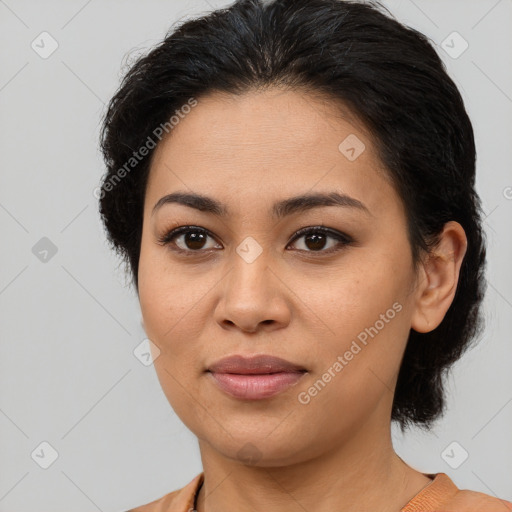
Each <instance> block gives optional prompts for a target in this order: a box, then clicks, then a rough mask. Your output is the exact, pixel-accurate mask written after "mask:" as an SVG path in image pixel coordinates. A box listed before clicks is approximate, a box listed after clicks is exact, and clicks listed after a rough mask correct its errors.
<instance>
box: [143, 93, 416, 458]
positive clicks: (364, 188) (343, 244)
mask: <svg viewBox="0 0 512 512" xmlns="http://www.w3.org/2000/svg"><path fill="white" fill-rule="evenodd" d="M333 112H335V106H334V104H333V103H330V102H327V101H326V102H320V101H319V100H318V99H314V98H312V97H309V96H308V95H307V94H305V93H304V94H301V93H299V92H282V91H278V90H267V91H266V92H252V93H248V94H246V95H244V96H239V97H234V96H225V95H220V94H211V95H209V96H208V97H205V98H201V99H200V100H199V102H198V104H197V106H195V107H194V108H192V109H191V111H190V113H188V114H187V115H186V116H185V117H184V118H183V119H182V120H181V121H180V122H179V124H177V125H176V126H175V127H174V128H173V129H172V131H171V132H170V136H168V137H167V138H165V139H163V140H162V142H161V143H160V144H159V146H158V147H157V148H156V150H155V154H154V159H153V162H152V166H151V170H150V176H149V181H148V186H147V192H146V197H145V206H144V221H143V233H142V244H141V254H140V263H139V275H138V279H139V298H140V305H141V310H142V315H143V320H144V326H145V330H146V333H147V335H148V337H149V339H150V340H152V342H153V343H154V344H155V345H156V346H157V347H158V348H159V350H160V353H159V355H158V357H156V354H157V352H156V351H155V352H154V355H155V357H156V360H155V363H154V365H155V368H156V371H157V374H158V378H159V381H160V383H161V385H162V388H163V391H164V393H165V395H166V396H167V398H168V400H169V402H170V404H171V405H172V407H173V409H174V410H175V412H176V413H177V414H178V416H179V417H180V418H181V419H182V421H183V422H184V423H185V424H186V425H187V427H188V428H189V429H190V430H191V431H192V432H194V433H195V434H196V436H198V438H199V439H200V440H201V441H204V442H205V443H207V444H208V445H209V446H210V447H211V448H212V449H214V450H216V451H217V452H218V453H220V454H222V455H224V456H226V457H228V458H232V459H238V460H240V459H243V458H244V457H246V456H247V455H249V458H250V457H251V456H252V455H254V456H253V457H252V458H253V463H256V464H258V465H263V466H264V465H267V466H277V465H281V464H291V463H296V462H299V461H302V460H306V459H308V458H312V457H316V456H318V455H320V454H322V453H326V452H328V451H329V450H331V449H332V447H333V445H338V446H339V445H341V443H344V442H346V441H347V440H348V439H351V438H354V437H355V435H356V433H358V434H360V433H361V432H366V433H370V432H372V433H373V434H375V435H378V434H379V433H382V432H384V431H386V430H388V429H389V414H390V411H391V404H392V399H393V391H394V385H395V382H396V378H397V374H398V370H399V366H400V361H401V357H402V354H403V351H404V349H405V345H406V341H407V337H408V334H409V330H410V328H411V319H412V316H413V314H414V311H415V296H414V290H415V285H416V274H415V273H414V269H413V266H412V259H411V248H410V245H409V242H408V238H407V231H406V218H405V212H404V210H403V206H402V203H401V201H400V199H399V197H398V195H397V193H396V192H395V190H394V189H393V188H392V186H391V185H390V183H389V182H388V181H387V180H386V179H385V178H384V177H383V174H382V166H381V164H380V162H379V160H378V158H377V155H376V153H375V150H374V147H373V146H372V142H371V140H370V139H369V138H368V136H367V135H365V133H363V132H362V131H360V130H359V129H358V128H357V127H356V125H354V124H350V123H349V122H348V121H346V120H342V119H340V118H339V117H335V116H334V115H333ZM363 144H364V146H363ZM177 192H180V193H183V194H199V195H201V196H204V197H208V198H209V199H210V200H211V201H215V202H216V203H219V204H220V205H221V210H225V211H226V212H227V214H226V215H221V214H220V212H217V213H215V212H212V211H206V210H204V209H203V210H200V209H197V208H194V207H192V206H191V205H189V206H187V205H185V204H181V203H179V202H171V201H168V202H163V204H161V205H160V207H157V208H156V209H155V210H153V208H154V206H155V204H156V203H157V202H158V201H159V200H160V199H161V198H162V197H164V196H166V195H168V194H173V193H177ZM314 194H324V195H332V194H339V196H340V197H341V196H342V195H346V196H350V198H352V199H353V201H352V200H347V201H345V203H346V204H341V203H342V202H340V204H335V202H334V201H333V202H332V204H330V205H327V206H326V205H319V204H318V202H317V203H316V205H315V204H314V202H311V201H310V202H308V201H306V200H304V201H296V202H292V203H289V204H288V206H287V207H286V206H284V207H283V206H282V207H281V208H279V209H274V207H275V205H277V204H279V203H281V202H283V201H288V200H290V199H291V198H294V197H296V196H302V195H314ZM351 201H352V202H354V203H355V201H357V202H359V203H356V206H354V205H352V204H350V202H351ZM357 204H358V205H359V206H357ZM181 226H194V227H195V228H191V229H190V231H189V232H188V233H179V234H177V235H176V236H175V237H174V238H172V239H171V240H170V241H169V243H168V244H167V245H162V244H159V243H158V239H159V238H162V237H164V236H165V235H166V234H167V233H168V232H169V231H171V230H172V229H174V228H177V227H181ZM318 226H325V228H328V229H329V230H330V233H328V234H323V233H322V232H321V231H319V230H318ZM199 228H200V229H199ZM303 228H311V229H310V231H311V233H309V234H308V233H306V234H302V235H299V236H297V235H296V233H297V231H299V230H301V229H303ZM315 228H317V229H316V230H315ZM204 230H206V231H204ZM337 235H339V238H337ZM235 354H239V355H242V356H246V357H250V356H252V355H261V354H266V355H272V356H277V357H280V358H283V359H285V360H288V361H290V362H292V363H294V364H296V365H299V366H300V367H302V368H304V369H305V370H306V371H305V372H302V373H301V374H300V375H299V376H298V377H297V379H293V384H292V385H291V386H289V387H286V388H284V389H282V390H281V391H280V392H278V393H276V394H273V395H270V396H268V395H267V396H263V397H262V396H260V397H259V398H258V397H254V396H252V395H251V397H250V398H249V395H247V396H245V397H240V396H239V397H235V396H233V395H231V394H229V393H228V392H226V391H224V390H222V389H221V387H220V386H219V385H218V383H217V380H216V379H215V378H213V374H212V373H211V372H208V371H207V370H208V368H210V367H211V365H212V364H213V363H215V362H216V361H218V360H220V359H221V358H224V357H225V356H231V355H235ZM260 377H261V376H260ZM254 378H255V377H254V376H253V377H252V379H253V380H254ZM256 378H257V377H256ZM266 378H267V380H268V379H269V378H268V377H266ZM285 378H286V376H285ZM243 379H248V378H247V377H240V378H239V380H240V382H242V384H241V385H242V386H243V385H244V384H243V383H244V382H246V381H244V380H243ZM251 454H252V455H251Z"/></svg>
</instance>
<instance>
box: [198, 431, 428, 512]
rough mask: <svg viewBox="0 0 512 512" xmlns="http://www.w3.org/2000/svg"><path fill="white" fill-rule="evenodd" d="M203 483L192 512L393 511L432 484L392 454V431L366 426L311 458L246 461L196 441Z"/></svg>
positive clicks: (203, 442) (403, 505)
mask: <svg viewBox="0 0 512 512" xmlns="http://www.w3.org/2000/svg"><path fill="white" fill-rule="evenodd" d="M199 447H200V451H201V458H202V462H203V471H204V484H203V486H202V487H201V490H200V492H199V495H198V499H197V512H225V511H226V510H237V511H240V512H246V511H247V512H249V511H251V512H269V511H271V512H281V511H282V512H284V511H290V510H315V512H332V511H333V510H336V511H339V512H361V510H379V511H381V512H397V511H399V510H400V509H401V508H403V507H405V505H406V504H407V503H408V502H409V501H410V500H411V499H412V498H413V497H414V496H415V495H416V494H417V493H418V492H420V491H421V489H423V488H424V487H425V486H427V485H428V484H429V483H431V479H429V478H428V477H427V476H425V475H423V474H422V473H420V472H418V471H415V470H414V469H412V468H411V467H409V466H408V465H407V464H405V463H404V462H403V461H402V459H401V458H400V457H398V455H397V454H396V453H395V451H394V449H393V446H392V441H391V431H390V428H389V423H388V428H387V430H386V431H385V435H383V432H382V429H380V430H379V429H375V428H372V427H371V426H368V427H366V428H362V429H359V430H358V431H357V432H356V433H355V434H354V435H353V436H352V437H351V439H350V440H348V441H347V440H346V441H345V442H343V443H340V444H339V445H338V446H334V447H333V446H330V447H329V448H328V449H326V450H325V452H324V453H322V454H320V455H319V456H317V457H315V458H309V459H307V460H301V461H299V462H295V463H293V464H289V465H284V466H283V465H280V466H279V467H275V466H269V465H265V466H254V465H253V466H250V465H244V464H242V463H241V462H240V461H238V460H233V459H232V458H227V457H225V456H223V455H221V454H219V452H218V451H217V450H215V449H214V448H213V447H212V446H211V445H210V444H208V443H206V442H205V441H204V440H200V441H199Z"/></svg>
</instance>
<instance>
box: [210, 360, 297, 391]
mask: <svg viewBox="0 0 512 512" xmlns="http://www.w3.org/2000/svg"><path fill="white" fill-rule="evenodd" d="M207 372H208V374H209V375H210V376H211V378H212V379H213V382H214V383H215V384H216V385H217V386H218V388H219V389H220V390H221V391H223V392H224V393H226V394H227V395H229V396H231V397H233V398H237V399H239V400H261V399H264V398H270V397H272V396H274V395H277V394H279V393H281V392H283V391H285V390H286V389H288V388H289V387H290V386H293V385H294V384H297V383H298V381H299V380H300V379H301V378H302V376H303V375H305V374H306V373H307V370H306V369H305V368H304V367H302V366H300V365H296V364H293V363H291V362H289V361H286V360H285V359H281V358H279V357H274V356H267V355H257V356H253V357H250V358H246V357H243V356H240V355H236V356H230V357H226V358H224V359H221V360H220V361H217V362H216V363H214V364H212V365H211V366H210V367H209V368H208V370H207Z"/></svg>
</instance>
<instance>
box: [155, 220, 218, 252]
mask: <svg viewBox="0 0 512 512" xmlns="http://www.w3.org/2000/svg"><path fill="white" fill-rule="evenodd" d="M208 237H211V238H213V237H212V235H211V234H210V232H209V231H208V230H206V229H204V228H201V227H198V226H181V227H179V228H175V229H173V230H171V231H169V232H167V233H164V235H162V236H161V237H159V238H158V243H159V244H160V245H164V246H168V248H169V249H170V250H171V251H177V252H183V253H198V252H202V251H203V250H211V249H212V248H214V247H206V249H205V243H206V241H207V239H208ZM175 240H176V241H175Z"/></svg>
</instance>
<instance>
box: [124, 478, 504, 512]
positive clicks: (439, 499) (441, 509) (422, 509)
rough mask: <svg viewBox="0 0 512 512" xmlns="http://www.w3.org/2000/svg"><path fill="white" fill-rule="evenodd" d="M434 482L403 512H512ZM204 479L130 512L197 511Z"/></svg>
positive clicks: (448, 481) (479, 495)
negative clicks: (197, 502) (195, 506)
mask: <svg viewBox="0 0 512 512" xmlns="http://www.w3.org/2000/svg"><path fill="white" fill-rule="evenodd" d="M426 476H428V477H429V478H430V479H432V482H431V483H430V484H428V485H427V486H426V487H424V488H423V489H422V490H421V491H420V492H419V493H418V494H416V496H415V497H414V498H413V499H412V500H411V501H409V503H407V505H405V507H404V508H402V509H401V510H400V512H512V502H510V501H506V500H501V499H499V498H494V497H493V496H490V495H488V494H484V493H481V492H476V491H467V490H460V489H458V488H457V486H456V485H455V484H454V483H453V481H452V480H451V479H450V477H449V476H448V475H446V474H445V473H437V474H434V475H426ZM203 481H204V473H199V475H197V476H196V477H195V478H194V479H193V480H192V481H191V482H189V483H188V484H187V485H186V486H185V487H182V488H181V489H178V490H176V491H173V492H170V493H169V494H166V495H165V496H162V497H161V498H160V499H157V500H155V501H152V502H151V503H148V504H146V505H142V506H140V507H137V508H134V509H131V510H128V511H127V512H193V511H194V510H195V509H194V504H195V498H196V495H197V492H198V491H199V489H200V488H201V485H202V484H203Z"/></svg>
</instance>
